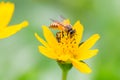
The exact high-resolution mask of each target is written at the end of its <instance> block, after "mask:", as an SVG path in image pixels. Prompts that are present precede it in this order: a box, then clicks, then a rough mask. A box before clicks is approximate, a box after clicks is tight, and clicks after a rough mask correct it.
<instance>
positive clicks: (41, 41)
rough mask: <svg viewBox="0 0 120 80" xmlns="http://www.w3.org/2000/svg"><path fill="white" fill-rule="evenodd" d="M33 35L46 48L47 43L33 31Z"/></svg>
mask: <svg viewBox="0 0 120 80" xmlns="http://www.w3.org/2000/svg"><path fill="white" fill-rule="evenodd" d="M35 37H36V38H37V39H38V41H40V43H42V44H43V45H44V46H45V47H46V48H47V47H48V43H47V42H46V41H44V40H43V39H42V38H41V37H40V36H39V35H38V34H37V33H35Z"/></svg>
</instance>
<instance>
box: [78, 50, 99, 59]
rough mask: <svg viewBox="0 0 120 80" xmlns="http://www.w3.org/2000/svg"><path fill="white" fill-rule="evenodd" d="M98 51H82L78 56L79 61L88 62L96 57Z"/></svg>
mask: <svg viewBox="0 0 120 80" xmlns="http://www.w3.org/2000/svg"><path fill="white" fill-rule="evenodd" d="M98 51H99V50H98V49H94V50H86V51H83V52H82V51H80V53H79V56H78V60H86V59H89V58H91V57H93V56H95V55H96V54H97V53H98Z"/></svg>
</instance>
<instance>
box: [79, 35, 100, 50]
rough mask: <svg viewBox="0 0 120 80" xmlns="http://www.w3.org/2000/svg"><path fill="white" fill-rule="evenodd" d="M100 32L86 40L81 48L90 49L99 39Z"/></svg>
mask: <svg viewBox="0 0 120 80" xmlns="http://www.w3.org/2000/svg"><path fill="white" fill-rule="evenodd" d="M99 38H100V36H99V34H94V35H93V36H91V37H90V38H89V39H88V40H86V41H85V42H84V43H83V44H82V45H81V46H80V47H79V49H80V50H88V49H90V48H91V47H92V46H93V45H94V44H95V43H96V42H97V40H99Z"/></svg>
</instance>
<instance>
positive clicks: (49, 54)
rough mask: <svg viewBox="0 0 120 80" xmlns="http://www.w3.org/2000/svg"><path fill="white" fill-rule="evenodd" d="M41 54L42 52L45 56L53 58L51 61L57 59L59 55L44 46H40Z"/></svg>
mask: <svg viewBox="0 0 120 80" xmlns="http://www.w3.org/2000/svg"><path fill="white" fill-rule="evenodd" d="M38 48H39V52H41V53H42V54H43V55H44V56H46V57H48V58H51V59H56V58H57V57H56V56H57V55H55V53H54V52H53V51H52V49H50V48H46V47H44V46H39V47H38Z"/></svg>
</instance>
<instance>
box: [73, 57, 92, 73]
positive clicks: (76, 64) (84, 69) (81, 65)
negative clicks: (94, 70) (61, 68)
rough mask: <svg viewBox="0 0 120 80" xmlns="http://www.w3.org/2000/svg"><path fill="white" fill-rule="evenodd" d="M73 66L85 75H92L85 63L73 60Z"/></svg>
mask: <svg viewBox="0 0 120 80" xmlns="http://www.w3.org/2000/svg"><path fill="white" fill-rule="evenodd" d="M71 61H72V64H73V66H74V67H75V68H76V69H78V70H79V71H80V72H83V73H91V69H90V68H89V67H88V65H87V64H85V63H84V62H79V61H77V60H74V59H71Z"/></svg>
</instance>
